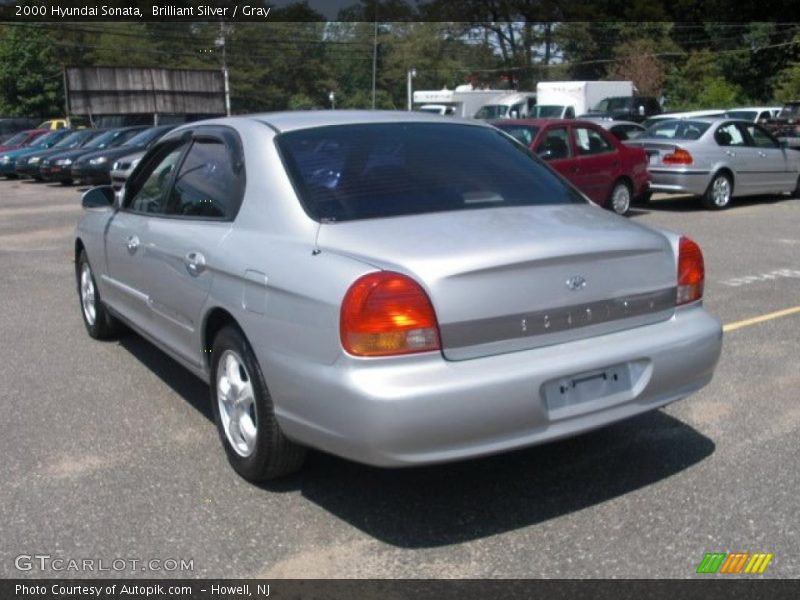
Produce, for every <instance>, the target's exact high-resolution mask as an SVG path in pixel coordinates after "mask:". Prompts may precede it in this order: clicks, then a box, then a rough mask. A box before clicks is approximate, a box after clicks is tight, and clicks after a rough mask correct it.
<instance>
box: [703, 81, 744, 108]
mask: <svg viewBox="0 0 800 600" xmlns="http://www.w3.org/2000/svg"><path fill="white" fill-rule="evenodd" d="M697 87H698V93H697V95H696V97H695V98H696V105H697V106H698V107H702V108H731V107H733V106H736V105H737V104H741V103H742V89H741V88H740V87H739V86H738V85H736V84H734V83H730V82H729V81H727V80H726V79H725V78H724V77H720V76H718V75H717V76H714V77H704V78H703V79H701V80H700V85H698V86H697Z"/></svg>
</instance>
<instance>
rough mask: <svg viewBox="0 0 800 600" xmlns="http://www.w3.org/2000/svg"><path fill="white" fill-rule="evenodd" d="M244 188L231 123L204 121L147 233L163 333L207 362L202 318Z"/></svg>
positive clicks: (189, 357) (178, 349) (180, 350)
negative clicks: (206, 123) (225, 125)
mask: <svg viewBox="0 0 800 600" xmlns="http://www.w3.org/2000/svg"><path fill="white" fill-rule="evenodd" d="M243 195H244V160H243V154H242V150H241V142H240V141H239V138H238V136H236V134H235V133H234V132H233V130H230V129H228V128H222V127H199V128H198V129H197V130H196V131H195V132H194V133H193V136H192V140H191V145H190V147H189V149H188V150H187V152H186V154H185V155H184V157H183V159H182V161H181V164H180V166H179V167H178V170H177V174H176V176H175V178H174V179H173V180H172V184H171V186H170V190H169V192H168V194H167V203H166V207H165V211H164V216H163V218H155V219H150V220H149V222H148V223H147V230H146V232H143V236H145V237H146V240H147V255H148V260H146V261H145V264H144V269H145V277H146V279H147V294H148V296H149V301H150V307H151V309H152V311H153V320H154V323H155V324H156V325H157V327H158V330H159V337H160V339H161V340H162V341H163V342H164V344H165V345H167V346H168V347H169V348H170V349H171V350H173V351H174V352H175V353H176V354H178V355H179V356H181V357H182V358H183V359H185V360H186V361H188V362H190V363H192V364H195V365H201V364H202V360H203V356H202V343H201V340H200V329H201V328H200V323H201V320H202V314H203V307H204V305H205V302H206V299H207V298H208V294H209V292H210V290H211V284H212V281H213V279H214V276H215V270H216V269H217V268H218V266H219V264H220V252H219V248H220V246H221V244H222V241H223V239H224V238H225V237H226V236H227V235H228V233H229V232H230V229H231V224H232V222H233V219H234V217H235V215H236V213H237V212H238V208H239V205H240V204H241V201H242V197H243Z"/></svg>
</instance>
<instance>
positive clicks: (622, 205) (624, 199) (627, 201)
mask: <svg viewBox="0 0 800 600" xmlns="http://www.w3.org/2000/svg"><path fill="white" fill-rule="evenodd" d="M631 197H632V193H631V186H630V185H628V183H627V182H626V181H623V180H619V181H617V182H616V183H615V184H614V187H612V188H611V194H609V196H608V208H609V209H610V210H612V211H613V212H615V213H616V214H618V215H620V216H624V215H627V214H628V211H630V209H631Z"/></svg>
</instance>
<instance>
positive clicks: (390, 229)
mask: <svg viewBox="0 0 800 600" xmlns="http://www.w3.org/2000/svg"><path fill="white" fill-rule="evenodd" d="M318 244H319V248H320V249H321V250H322V251H323V252H336V253H339V254H344V255H348V256H351V257H353V258H356V259H358V260H361V261H363V262H366V263H369V264H371V265H373V266H375V267H376V268H379V269H386V270H393V271H398V272H401V273H405V274H407V275H409V276H411V277H413V278H414V279H415V280H416V281H418V282H419V283H420V284H421V285H422V286H423V287H424V288H425V290H426V292H427V293H428V295H429V297H430V299H431V302H432V304H433V307H434V310H435V311H436V316H437V319H438V323H439V328H440V332H441V339H442V351H443V354H444V356H445V357H446V358H448V359H452V360H458V359H466V358H473V357H478V356H487V355H491V354H500V353H503V352H510V351H515V350H524V349H528V348H535V347H538V346H544V345H550V344H555V343H560V342H564V341H569V340H575V339H580V338H583V337H591V336H595V335H602V334H605V333H609V332H611V331H618V330H621V329H627V328H630V327H636V326H640V325H644V324H647V323H652V322H656V321H659V320H663V319H667V318H669V317H670V316H671V315H672V314H673V312H674V304H675V285H676V284H675V272H676V270H675V269H676V267H675V259H674V256H673V253H672V249H671V245H670V243H669V241H668V240H667V238H666V237H665V236H663V235H660V234H658V233H656V232H654V231H652V230H649V229H646V228H644V227H641V226H639V225H637V224H635V223H632V222H627V221H625V220H622V219H620V218H619V217H616V216H614V215H612V214H611V213H608V212H606V211H604V210H602V209H600V208H597V207H594V206H588V205H556V206H535V207H510V208H499V209H487V210H465V211H455V212H440V213H430V214H423V215H414V216H407V217H393V218H386V219H369V220H362V221H349V222H341V223H330V224H327V223H326V224H323V225H322V226H321V227H320V232H319V237H318Z"/></svg>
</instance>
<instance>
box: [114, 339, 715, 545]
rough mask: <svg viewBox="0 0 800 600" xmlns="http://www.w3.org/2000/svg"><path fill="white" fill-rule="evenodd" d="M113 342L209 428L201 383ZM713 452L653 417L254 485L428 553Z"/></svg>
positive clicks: (311, 461) (539, 519)
mask: <svg viewBox="0 0 800 600" xmlns="http://www.w3.org/2000/svg"><path fill="white" fill-rule="evenodd" d="M119 343H120V344H121V345H122V347H124V348H125V349H126V350H128V351H129V352H130V353H131V354H132V355H133V356H134V357H136V358H137V359H138V360H139V361H141V362H142V363H143V364H144V365H146V366H147V367H148V368H149V369H151V370H152V371H153V372H154V373H155V374H156V375H157V376H158V377H159V378H161V379H162V380H163V381H164V383H166V384H167V385H168V386H169V387H170V388H171V389H172V390H173V391H175V392H176V393H177V394H178V395H180V396H181V397H182V398H183V399H184V400H186V402H188V403H189V404H190V405H191V406H192V407H194V408H195V409H196V410H198V411H199V412H200V413H201V414H203V415H204V416H205V417H206V418H208V419H209V420H213V416H212V412H211V408H210V403H209V401H208V387H207V386H206V385H205V384H204V383H202V382H201V381H200V380H199V379H197V378H196V377H195V376H194V375H192V374H191V373H189V372H188V371H187V370H186V369H184V368H183V367H182V366H180V365H179V364H178V363H177V362H175V361H174V360H172V359H171V358H169V357H168V356H167V355H166V354H164V353H163V352H161V350H159V349H157V348H156V347H155V346H153V345H152V344H150V343H149V342H148V341H146V340H145V339H144V338H142V337H140V336H139V335H136V334H134V333H129V332H126V333H125V334H124V335H122V336H121V337H120V340H119ZM532 401H533V400H532ZM714 448H715V446H714V443H713V441H712V440H710V439H709V438H707V437H706V436H704V435H702V434H701V433H699V432H698V431H696V430H695V429H693V428H692V427H690V426H688V425H686V424H685V423H683V422H682V421H680V420H678V419H675V418H673V417H671V416H669V415H667V414H666V413H664V412H661V411H653V412H650V413H647V414H644V415H641V416H638V417H635V418H632V419H629V420H627V421H624V422H621V423H618V424H615V425H612V426H610V427H606V428H603V429H600V430H597V431H593V432H590V433H588V434H585V435H581V436H578V437H575V438H570V439H567V440H562V441H559V442H554V443H551V444H546V445H543V446H537V447H533V448H528V449H525V450H520V451H516V452H510V453H505V454H501V455H497V456H492V457H487V458H481V459H475V460H469V461H462V462H457V463H451V464H445V465H435V466H428V467H415V468H405V469H380V468H374V467H368V466H365V465H360V464H357V463H354V462H350V461H347V460H344V459H340V458H337V457H335V456H331V455H328V454H325V453H322V452H314V451H312V452H310V453H309V456H308V461H307V463H306V465H305V467H304V468H303V469H302V470H301V471H300V472H299V473H298V474H296V475H293V476H291V477H287V478H284V479H280V480H278V481H275V482H267V483H264V484H261V485H260V486H259V487H260V488H261V489H263V490H264V493H265V494H274V493H283V492H290V493H295V492H298V491H299V492H300V493H301V494H302V496H303V497H304V498H306V499H307V500H308V501H310V502H313V503H315V504H316V505H318V506H319V507H320V508H322V509H324V510H325V511H327V512H329V513H331V514H332V515H334V516H336V517H338V518H339V519H341V520H343V521H345V522H347V523H349V524H350V525H352V526H353V527H355V528H357V529H360V530H361V531H363V532H364V533H366V534H368V535H370V536H372V537H374V538H375V539H378V540H380V541H382V542H384V543H387V544H391V545H393V546H397V547H403V548H429V547H438V546H445V545H449V544H458V543H462V542H466V541H470V540H475V539H481V538H485V537H489V536H492V535H496V534H499V533H503V532H507V531H512V530H515V529H520V528H523V527H527V526H530V525H535V524H538V523H543V522H546V521H549V520H551V519H555V518H557V517H560V516H563V515H567V514H570V513H573V512H577V511H580V510H583V509H586V508H589V507H592V506H596V505H598V504H601V503H603V502H607V501H608V500H612V499H614V498H617V497H619V496H623V495H626V494H629V493H631V492H634V491H636V490H639V489H642V488H644V487H647V486H649V485H653V484H656V483H658V482H660V481H662V480H664V479H666V478H668V477H671V476H673V475H676V474H678V473H680V472H682V471H684V470H685V469H688V468H690V467H691V466H692V465H695V464H697V463H699V462H700V461H702V460H703V459H705V458H707V457H708V456H710V455H711V454H712V453H713V452H714ZM219 451H220V452H222V448H220V449H219Z"/></svg>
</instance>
